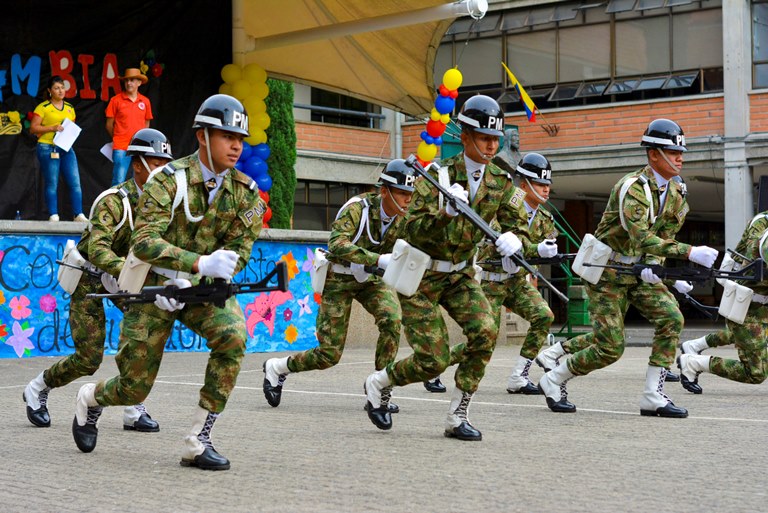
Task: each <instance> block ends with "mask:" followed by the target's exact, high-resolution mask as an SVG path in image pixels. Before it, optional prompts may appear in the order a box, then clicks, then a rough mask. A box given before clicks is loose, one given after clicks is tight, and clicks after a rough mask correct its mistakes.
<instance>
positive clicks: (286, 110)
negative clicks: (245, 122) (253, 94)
mask: <svg viewBox="0 0 768 513" xmlns="http://www.w3.org/2000/svg"><path fill="white" fill-rule="evenodd" d="M267 85H268V86H269V96H268V97H267V114H269V118H270V120H271V123H270V125H269V128H267V144H268V145H269V149H270V155H269V159H267V164H268V165H269V176H271V177H272V189H270V190H269V206H270V207H271V208H272V219H271V220H270V221H269V223H267V224H269V227H270V228H284V229H289V228H290V227H291V218H292V217H293V198H294V194H295V191H296V170H295V169H294V168H295V166H296V127H295V125H294V121H293V83H291V82H284V81H282V80H273V79H269V80H267Z"/></svg>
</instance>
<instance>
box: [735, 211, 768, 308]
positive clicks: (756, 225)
mask: <svg viewBox="0 0 768 513" xmlns="http://www.w3.org/2000/svg"><path fill="white" fill-rule="evenodd" d="M767 231H768V211H766V212H760V213H759V214H758V215H756V216H755V217H754V219H753V220H752V221H751V222H750V224H749V225H748V226H747V228H746V229H745V230H744V233H742V235H741V240H740V241H739V243H738V245H737V246H736V252H737V253H740V254H742V255H744V256H745V257H747V259H748V261H746V262H743V261H742V260H741V259H740V258H738V257H736V261H737V262H738V263H739V264H741V265H744V264H747V263H749V261H752V260H755V259H757V258H761V256H760V254H761V253H762V254H763V255H765V256H768V237H766V240H764V241H762V243H763V244H762V248H761V246H760V242H761V241H760V239H761V238H762V237H763V235H765V233H766V232H767ZM739 283H740V284H742V285H746V286H747V287H749V288H751V289H752V290H754V291H755V292H756V293H758V294H762V295H764V296H766V295H768V278H765V279H763V281H760V282H754V281H739Z"/></svg>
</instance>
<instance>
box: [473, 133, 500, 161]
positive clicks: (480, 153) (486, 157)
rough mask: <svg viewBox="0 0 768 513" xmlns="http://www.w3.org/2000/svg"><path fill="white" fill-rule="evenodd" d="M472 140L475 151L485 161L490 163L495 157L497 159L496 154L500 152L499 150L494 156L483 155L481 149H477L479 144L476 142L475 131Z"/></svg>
mask: <svg viewBox="0 0 768 513" xmlns="http://www.w3.org/2000/svg"><path fill="white" fill-rule="evenodd" d="M470 139H472V145H473V146H474V147H475V151H477V154H478V155H480V156H481V157H483V158H484V159H485V160H487V161H489V162H490V161H491V160H493V157H495V156H496V153H498V151H499V150H498V148H497V149H496V153H493V154H488V153H483V152H482V151H480V148H478V147H477V143H476V142H475V132H474V130H473V131H472V137H470Z"/></svg>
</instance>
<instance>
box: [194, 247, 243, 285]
mask: <svg viewBox="0 0 768 513" xmlns="http://www.w3.org/2000/svg"><path fill="white" fill-rule="evenodd" d="M238 258H240V255H238V254H237V253H235V252H234V251H232V250H230V249H217V250H216V251H214V252H213V253H211V254H210V255H203V256H201V257H200V260H199V261H198V263H197V269H198V271H200V274H201V275H202V276H210V277H211V278H224V279H225V280H231V279H232V276H233V275H234V274H235V267H236V266H237V260H238Z"/></svg>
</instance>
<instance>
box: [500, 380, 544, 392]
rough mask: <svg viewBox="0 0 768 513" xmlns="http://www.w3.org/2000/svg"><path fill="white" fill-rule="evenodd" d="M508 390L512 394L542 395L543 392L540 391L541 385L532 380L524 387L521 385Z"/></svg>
mask: <svg viewBox="0 0 768 513" xmlns="http://www.w3.org/2000/svg"><path fill="white" fill-rule="evenodd" d="M507 392H509V393H510V394H523V395H541V392H539V387H537V386H536V385H534V384H533V383H531V382H530V381H529V382H528V383H526V384H525V386H524V387H520V388H518V389H517V390H512V389H511V388H508V389H507Z"/></svg>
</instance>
